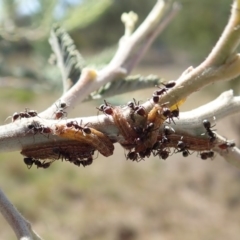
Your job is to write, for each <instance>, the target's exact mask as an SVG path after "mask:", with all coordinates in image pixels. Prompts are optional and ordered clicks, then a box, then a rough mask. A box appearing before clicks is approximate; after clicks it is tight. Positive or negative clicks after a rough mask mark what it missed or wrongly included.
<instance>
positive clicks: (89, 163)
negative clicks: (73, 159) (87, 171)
mask: <svg viewBox="0 0 240 240" xmlns="http://www.w3.org/2000/svg"><path fill="white" fill-rule="evenodd" d="M92 162H93V158H92V156H89V157H88V158H87V160H84V161H81V164H82V165H83V167H86V166H89V165H91V164H92Z"/></svg>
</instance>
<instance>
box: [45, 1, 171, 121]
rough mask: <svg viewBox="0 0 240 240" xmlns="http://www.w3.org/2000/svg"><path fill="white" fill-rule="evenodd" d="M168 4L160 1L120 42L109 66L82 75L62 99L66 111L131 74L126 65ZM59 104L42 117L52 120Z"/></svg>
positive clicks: (157, 22) (85, 71)
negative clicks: (109, 83) (100, 89)
mask: <svg viewBox="0 0 240 240" xmlns="http://www.w3.org/2000/svg"><path fill="white" fill-rule="evenodd" d="M168 4H170V3H167V4H165V3H164V1H163V0H158V2H157V4H156V5H155V6H154V7H153V9H152V11H151V12H150V14H149V15H148V17H147V18H146V19H145V21H144V22H143V23H142V24H141V25H140V26H139V28H138V29H137V30H136V31H135V32H134V33H133V34H132V35H131V36H130V37H128V38H125V39H124V41H121V42H120V45H119V48H118V50H117V52H116V54H115V56H114V57H113V59H112V61H111V62H110V63H109V65H108V66H106V67H105V68H103V69H102V70H100V71H99V72H96V71H95V70H93V69H90V70H89V69H88V70H86V69H85V70H84V74H82V75H81V77H80V79H79V81H78V82H77V83H76V84H75V85H74V86H73V87H72V88H71V89H70V91H68V92H66V93H65V94H64V95H63V96H62V97H61V99H60V101H61V102H64V103H66V104H67V106H69V108H68V109H67V110H66V111H70V110H71V109H72V108H73V107H74V106H75V105H76V104H77V103H79V102H82V101H83V100H84V99H86V98H87V96H88V95H89V94H91V93H92V92H94V91H96V90H97V89H99V88H100V87H101V86H103V85H104V84H106V83H108V82H111V81H114V80H117V79H119V78H123V77H126V75H127V74H128V73H129V72H128V69H126V68H125V65H126V63H127V61H128V59H129V58H130V57H131V54H132V52H133V50H135V49H136V48H137V47H138V45H139V43H140V42H141V40H142V39H143V38H144V37H145V36H147V34H149V32H150V31H152V30H153V29H155V28H156V27H157V26H158V24H159V21H160V20H161V17H162V16H163V14H164V10H165V9H166V8H167V7H168ZM58 102H59V100H58V101H56V103H54V104H53V105H52V106H51V107H50V108H48V109H47V110H46V111H44V112H43V113H41V114H40V116H41V117H44V118H51V117H52V116H54V112H55V111H56V106H55V105H56V104H57V103H58Z"/></svg>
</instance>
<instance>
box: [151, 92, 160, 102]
mask: <svg viewBox="0 0 240 240" xmlns="http://www.w3.org/2000/svg"><path fill="white" fill-rule="evenodd" d="M152 100H153V102H154V103H158V102H159V96H158V95H155V94H153V96H152Z"/></svg>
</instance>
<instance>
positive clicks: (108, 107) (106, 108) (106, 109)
mask: <svg viewBox="0 0 240 240" xmlns="http://www.w3.org/2000/svg"><path fill="white" fill-rule="evenodd" d="M104 103H105V104H101V105H100V106H99V107H97V109H98V110H99V111H100V112H103V113H104V114H105V115H112V114H113V107H112V106H111V105H110V104H109V103H108V102H107V101H106V100H104Z"/></svg>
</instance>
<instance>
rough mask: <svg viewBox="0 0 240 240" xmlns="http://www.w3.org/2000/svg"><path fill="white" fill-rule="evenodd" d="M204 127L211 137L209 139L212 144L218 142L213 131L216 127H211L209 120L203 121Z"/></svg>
mask: <svg viewBox="0 0 240 240" xmlns="http://www.w3.org/2000/svg"><path fill="white" fill-rule="evenodd" d="M203 126H204V128H205V129H206V131H207V134H208V136H209V139H210V142H214V141H215V140H216V135H215V133H214V132H213V131H212V129H211V128H213V127H215V126H216V124H215V125H213V126H211V123H210V122H209V121H208V120H207V119H204V120H203Z"/></svg>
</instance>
